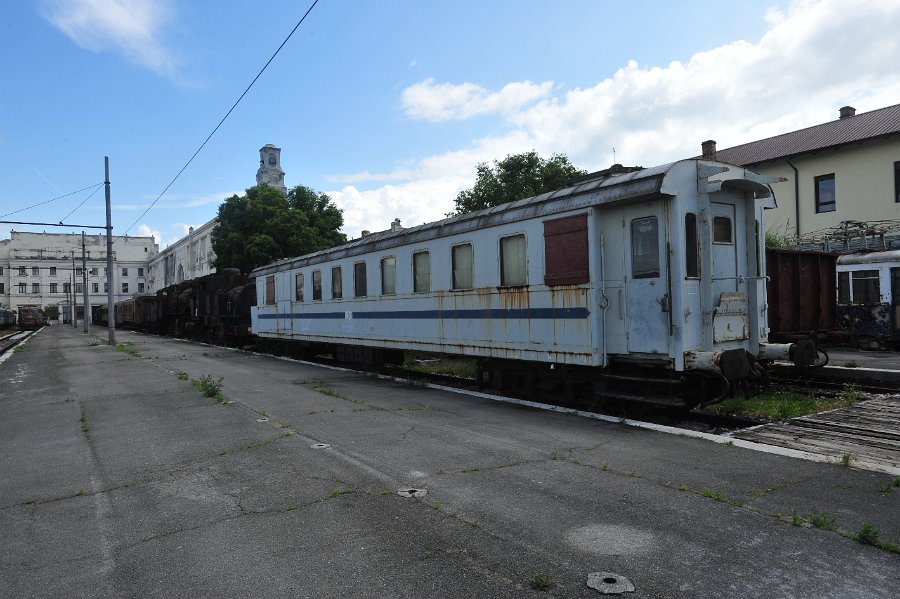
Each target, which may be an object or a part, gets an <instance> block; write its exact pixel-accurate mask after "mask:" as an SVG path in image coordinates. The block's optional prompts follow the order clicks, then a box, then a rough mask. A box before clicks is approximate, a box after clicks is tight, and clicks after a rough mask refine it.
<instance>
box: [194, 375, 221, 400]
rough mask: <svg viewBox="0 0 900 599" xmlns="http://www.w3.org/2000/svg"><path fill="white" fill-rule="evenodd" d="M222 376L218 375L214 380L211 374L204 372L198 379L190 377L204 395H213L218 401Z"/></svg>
mask: <svg viewBox="0 0 900 599" xmlns="http://www.w3.org/2000/svg"><path fill="white" fill-rule="evenodd" d="M222 378H223V377H219V380H215V379H214V378H213V377H212V375H211V374H204V375H203V376H201V377H200V378H199V379H191V383H193V385H194V387H195V388H196V389H197V391H199V392H200V393H202V394H203V395H204V396H205V397H215V398H216V401H219V396H220V395H221V391H222Z"/></svg>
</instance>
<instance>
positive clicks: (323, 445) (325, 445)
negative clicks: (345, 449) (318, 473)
mask: <svg viewBox="0 0 900 599" xmlns="http://www.w3.org/2000/svg"><path fill="white" fill-rule="evenodd" d="M329 447H331V445H329V444H328V443H313V444H312V445H310V446H309V448H310V449H328V448H329Z"/></svg>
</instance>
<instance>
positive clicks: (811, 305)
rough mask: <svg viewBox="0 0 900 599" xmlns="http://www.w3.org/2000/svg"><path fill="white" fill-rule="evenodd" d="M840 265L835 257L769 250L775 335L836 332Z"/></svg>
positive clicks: (770, 296) (771, 325) (767, 251)
mask: <svg viewBox="0 0 900 599" xmlns="http://www.w3.org/2000/svg"><path fill="white" fill-rule="evenodd" d="M836 261H837V256H835V255H834V254H825V253H821V252H808V251H794V250H775V249H766V271H767V272H766V274H767V275H768V276H769V282H768V284H767V291H768V296H769V299H768V304H769V310H768V314H769V329H770V333H771V334H772V335H777V334H784V333H796V332H803V331H816V330H832V329H834V328H835V325H836V322H837V319H836V303H837V302H836V296H835V289H836V287H837V284H836V276H837V275H836V268H835V267H836Z"/></svg>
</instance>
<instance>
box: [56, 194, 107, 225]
mask: <svg viewBox="0 0 900 599" xmlns="http://www.w3.org/2000/svg"><path fill="white" fill-rule="evenodd" d="M98 191H100V186H99V185H98V186H97V187H96V188H95V189H94V191H92V192H91V195H89V196H88V197H86V198H84V199H83V200H81V203H80V204H78V205H77V206H75V208H73V209H72V212H70V213H68V214H67V215H65V216H64V217H62V220H60V221H59V222H60V223H62V222H63V221H65V220H66V219H67V218H69V217H70V216H72V215H73V214H75V211H76V210H78V209H79V208H81V207H82V206H84V203H85V202H87V201H88V200H89V199H91V198H92V197H94V194H95V193H97V192H98Z"/></svg>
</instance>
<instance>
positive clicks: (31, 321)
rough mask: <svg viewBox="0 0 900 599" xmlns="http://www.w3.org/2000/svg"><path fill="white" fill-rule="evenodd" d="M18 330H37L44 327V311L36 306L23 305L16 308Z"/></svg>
mask: <svg viewBox="0 0 900 599" xmlns="http://www.w3.org/2000/svg"><path fill="white" fill-rule="evenodd" d="M18 312H19V316H18V320H19V328H20V329H26V330H37V329H39V328H41V327H42V326H44V311H43V310H42V309H41V307H40V306H38V305H31V304H23V305H21V306H19V308H18Z"/></svg>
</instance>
